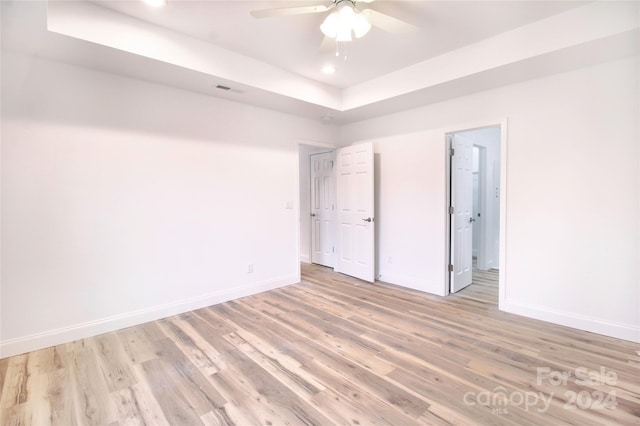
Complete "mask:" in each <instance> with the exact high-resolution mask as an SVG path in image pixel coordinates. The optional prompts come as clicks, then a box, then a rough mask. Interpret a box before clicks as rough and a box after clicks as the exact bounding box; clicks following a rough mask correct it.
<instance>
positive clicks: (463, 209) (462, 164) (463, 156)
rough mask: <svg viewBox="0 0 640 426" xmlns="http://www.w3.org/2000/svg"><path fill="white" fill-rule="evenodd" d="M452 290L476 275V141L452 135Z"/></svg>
mask: <svg viewBox="0 0 640 426" xmlns="http://www.w3.org/2000/svg"><path fill="white" fill-rule="evenodd" d="M450 143H451V151H450V155H451V210H450V211H451V212H452V214H451V254H450V267H449V271H450V281H449V282H450V291H451V293H455V292H457V291H460V290H462V289H463V288H465V287H466V286H468V285H469V284H471V281H472V279H473V275H472V274H473V269H472V256H473V253H472V251H473V239H472V238H473V222H474V221H475V219H474V217H473V141H472V140H470V139H466V138H464V137H461V136H460V135H455V134H453V135H451V136H450Z"/></svg>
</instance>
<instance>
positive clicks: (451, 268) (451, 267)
mask: <svg viewBox="0 0 640 426" xmlns="http://www.w3.org/2000/svg"><path fill="white" fill-rule="evenodd" d="M449 272H453V265H452V264H449Z"/></svg>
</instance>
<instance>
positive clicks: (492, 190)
mask: <svg viewBox="0 0 640 426" xmlns="http://www.w3.org/2000/svg"><path fill="white" fill-rule="evenodd" d="M446 140H447V145H448V146H447V148H448V152H449V156H448V182H447V184H448V191H447V192H448V198H449V199H448V206H449V220H448V224H449V225H448V228H449V232H448V240H449V241H448V248H449V259H448V265H447V267H448V272H449V273H448V276H449V286H448V292H449V293H456V292H458V291H460V290H462V289H464V288H466V287H467V286H469V285H471V284H472V283H475V281H478V283H480V282H482V283H485V280H486V278H487V276H490V277H496V278H497V275H498V274H497V272H498V269H499V267H500V256H501V253H500V246H501V244H500V241H501V239H500V231H501V217H500V211H501V164H502V162H501V154H503V153H502V152H501V151H503V150H502V149H501V148H502V128H501V125H493V126H487V127H480V128H473V129H470V130H460V131H454V132H450V133H447V135H446ZM488 273H489V274H488ZM496 284H497V283H496Z"/></svg>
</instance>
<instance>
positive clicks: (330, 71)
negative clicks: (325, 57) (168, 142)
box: [322, 65, 336, 74]
mask: <svg viewBox="0 0 640 426" xmlns="http://www.w3.org/2000/svg"><path fill="white" fill-rule="evenodd" d="M322 72H323V73H325V74H333V73H334V72H336V67H334V66H333V65H325V66H324V67H322Z"/></svg>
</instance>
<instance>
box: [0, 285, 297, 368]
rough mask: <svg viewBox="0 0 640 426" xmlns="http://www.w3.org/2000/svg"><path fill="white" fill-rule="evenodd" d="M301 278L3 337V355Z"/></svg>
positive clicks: (182, 310)
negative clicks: (38, 331)
mask: <svg viewBox="0 0 640 426" xmlns="http://www.w3.org/2000/svg"><path fill="white" fill-rule="evenodd" d="M297 282H299V279H297V276H296V275H295V274H292V275H286V276H282V277H278V278H274V279H271V280H267V281H262V282H259V283H252V284H248V285H243V286H239V287H235V288H231V289H227V290H221V291H216V292H213V293H209V294H204V295H202V296H197V297H192V298H189V299H184V300H180V301H178V302H173V303H167V304H164V305H159V306H154V307H151V308H147V309H141V310H138V311H133V312H127V313H124V314H120V315H114V316H111V317H108V318H102V319H99V320H95V321H88V322H85V323H81V324H76V325H72V326H69V327H63V328H58V329H55V330H49V331H45V332H42V333H36V334H32V335H29V336H25V337H19V338H16V339H9V340H3V341H0V358H6V357H9V356H13V355H19V354H23V353H25V352H31V351H35V350H38V349H44V348H48V347H51V346H56V345H60V344H63V343H68V342H73V341H74V340H79V339H85V338H87V337H92V336H97V335H99V334H103V333H108V332H111V331H116V330H120V329H123V328H127V327H132V326H134V325H139V324H144V323H146V322H149V321H155V320H158V319H161V318H166V317H170V316H172V315H177V314H181V313H184V312H189V311H193V310H195V309H200V308H204V307H206V306H211V305H216V304H218V303H222V302H227V301H229V300H233V299H238V298H240V297H245V296H251V295H253V294H257V293H262V292H264V291H268V290H273V289H275V288H280V287H284V286H287V285H291V284H295V283H297Z"/></svg>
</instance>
